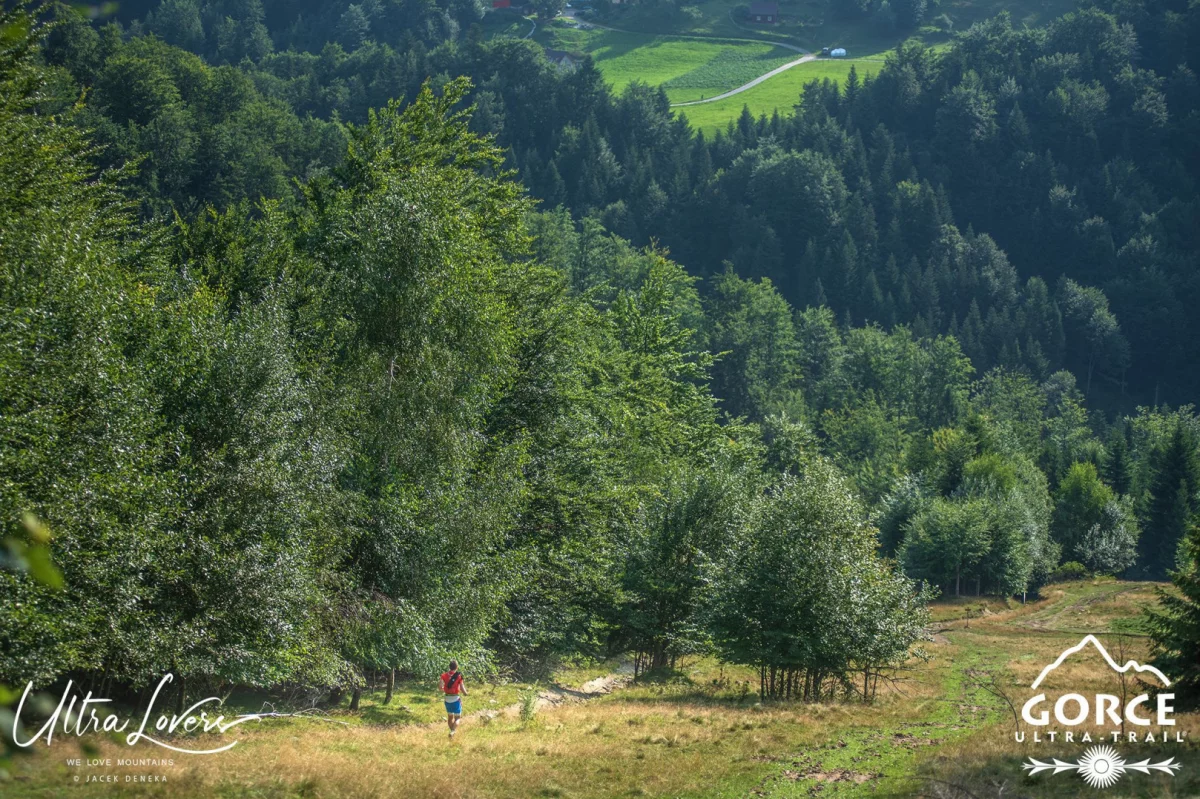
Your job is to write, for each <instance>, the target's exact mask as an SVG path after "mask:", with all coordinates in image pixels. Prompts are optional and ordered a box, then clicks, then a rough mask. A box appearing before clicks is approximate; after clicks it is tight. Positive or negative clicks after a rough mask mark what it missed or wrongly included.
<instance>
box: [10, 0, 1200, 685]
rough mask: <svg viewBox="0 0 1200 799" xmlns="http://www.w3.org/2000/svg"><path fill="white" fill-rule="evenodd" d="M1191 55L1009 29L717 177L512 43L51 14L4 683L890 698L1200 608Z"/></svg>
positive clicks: (857, 84)
mask: <svg viewBox="0 0 1200 799" xmlns="http://www.w3.org/2000/svg"><path fill="white" fill-rule="evenodd" d="M913 13H915V12H913ZM1198 13H1200V12H1198V11H1197V6H1196V4H1192V5H1190V6H1186V5H1185V4H1182V3H1178V2H1167V3H1162V4H1156V5H1154V6H1152V7H1151V6H1146V7H1141V6H1138V5H1137V4H1127V3H1126V4H1114V5H1113V6H1112V7H1111V8H1106V7H1103V4H1102V6H1101V7H1095V6H1092V7H1088V8H1086V9H1081V10H1079V11H1077V12H1075V13H1073V14H1069V15H1067V16H1065V17H1063V18H1061V19H1059V20H1055V21H1054V22H1052V23H1051V24H1050V25H1049V26H1047V27H1045V28H1038V29H1023V30H1016V29H1014V28H1013V27H1012V25H1011V23H1010V21H1009V20H1008V19H1007V18H1006V17H1003V16H1002V17H999V18H997V19H995V20H993V21H991V22H989V23H987V24H985V25H980V26H977V27H974V28H972V29H971V30H969V31H967V32H965V33H964V34H962V35H961V36H959V37H958V38H957V39H956V41H955V43H954V45H953V46H952V47H950V48H949V49H948V50H947V51H946V52H945V53H943V54H936V53H934V52H932V51H929V50H926V49H924V48H922V47H920V46H919V45H916V44H906V45H903V46H901V47H900V48H898V49H897V50H896V52H895V53H894V54H892V55H891V56H890V58H889V61H888V63H887V66H886V67H885V68H884V69H883V70H882V72H881V73H880V75H879V76H878V77H876V78H874V79H873V80H869V81H859V80H858V78H857V76H856V75H854V74H853V73H852V74H851V77H850V79H849V80H848V81H847V82H846V84H845V85H844V86H842V87H837V86H835V85H833V84H831V83H825V84H821V85H818V84H814V85H810V86H809V87H807V88H806V90H805V92H804V94H803V96H802V97H800V98H797V101H798V106H797V109H796V113H795V115H794V116H790V117H786V118H784V117H778V116H777V117H775V118H772V119H769V120H768V119H760V120H754V119H752V118H751V117H750V116H749V115H748V114H744V115H743V116H742V118H741V119H740V120H738V122H737V123H736V124H731V125H730V127H729V129H728V131H727V132H724V133H722V134H720V135H718V136H716V137H715V138H713V139H711V140H709V139H705V138H704V137H703V136H700V135H697V134H695V133H694V132H693V131H692V130H691V128H690V127H689V125H688V124H687V122H686V120H685V119H684V118H682V117H680V116H674V115H672V113H671V111H670V109H669V106H668V104H667V101H666V98H665V95H663V94H662V93H661V92H658V91H654V90H651V89H649V88H647V87H645V86H643V85H639V84H634V85H633V86H631V87H630V88H629V89H628V90H627V91H626V92H625V93H624V94H622V95H621V96H619V97H616V96H613V95H612V94H611V93H610V92H609V90H608V89H607V87H606V86H605V85H604V83H603V81H602V80H601V77H600V75H599V73H598V72H597V71H596V70H595V68H594V66H593V65H591V64H590V63H585V64H584V65H583V66H582V67H581V68H580V69H578V70H575V71H566V72H564V71H560V70H558V69H557V68H555V67H553V66H551V65H550V63H549V62H547V61H546V59H545V58H544V56H543V54H542V53H541V51H540V50H539V48H538V47H537V46H536V45H534V44H533V43H531V42H527V41H520V40H515V39H507V38H502V39H495V40H492V41H484V40H483V37H482V36H481V35H480V32H479V30H478V28H473V27H472V26H473V25H474V23H477V22H478V21H479V20H480V19H481V18H482V14H483V9H482V8H481V7H480V5H479V4H477V3H470V2H450V3H447V2H428V3H419V4H417V3H410V2H406V1H405V2H394V1H389V2H363V3H361V4H347V3H342V2H334V3H312V2H306V3H282V2H265V3H263V2H259V0H239V2H228V1H227V0H204V1H203V2H202V1H201V0H165V2H162V3H153V4H150V3H129V4H122V6H121V9H120V15H121V16H120V22H103V23H93V22H90V21H87V20H84V19H81V18H79V17H77V16H75V15H74V14H71V13H69V12H66V11H62V10H55V9H51V10H49V11H47V12H46V13H45V14H44V15H43V18H44V19H46V20H49V19H53V24H52V25H51V26H50V27H49V28H42V27H40V23H38V22H37V21H35V20H34V19H33V18H32V17H31V16H29V15H28V14H26V13H24V12H7V13H6V14H5V16H4V18H3V21H2V23H3V29H2V32H3V37H2V39H0V130H2V131H3V133H2V134H0V310H2V313H0V432H2V435H3V440H4V442H5V444H4V446H3V448H0V519H2V520H3V521H2V524H3V525H4V529H5V533H4V537H5V539H6V540H8V541H9V542H10V543H9V551H10V554H9V555H7V556H6V559H5V561H4V564H5V565H6V566H9V565H13V564H15V565H18V566H20V568H8V569H6V570H5V571H0V591H2V594H3V596H4V600H3V601H2V602H0V652H2V653H3V654H2V655H0V682H8V683H11V684H17V683H23V682H24V681H26V680H31V679H32V680H36V681H38V682H39V683H47V682H50V681H53V680H55V679H58V678H61V677H63V676H65V675H75V676H83V677H86V678H87V679H89V680H92V681H96V680H99V681H108V682H109V683H111V684H115V685H118V686H124V687H134V688H136V687H139V686H141V685H144V684H145V683H146V682H147V681H148V680H150V679H152V678H153V676H154V675H155V674H161V673H163V672H166V671H173V672H175V673H176V674H178V675H181V676H182V678H183V680H184V681H190V684H192V685H194V684H196V683H203V684H205V685H210V686H212V685H223V686H226V685H232V684H240V685H256V686H273V685H280V684H285V683H287V684H298V685H304V686H317V687H333V688H337V689H347V690H350V691H357V689H358V687H359V686H360V685H361V684H362V681H363V675H364V674H365V673H366V672H367V671H368V670H375V669H382V670H391V669H397V668H399V669H406V670H408V671H411V672H413V673H428V672H430V671H431V670H432V669H433V668H434V663H435V662H436V661H438V660H440V659H442V658H444V657H445V656H447V655H448V654H450V653H453V654H455V655H456V656H457V657H458V658H459V659H460V660H462V661H463V662H464V665H465V666H467V667H468V668H470V669H478V668H484V667H491V666H498V667H504V668H510V669H515V670H518V671H520V672H523V673H532V672H536V671H538V670H540V669H543V668H545V667H546V666H547V665H548V664H551V663H553V662H554V661H555V659H556V658H559V657H562V656H564V655H568V654H576V653H584V654H600V653H605V652H609V653H611V652H618V651H633V652H635V653H636V654H637V660H638V665H639V667H640V666H642V665H644V666H645V667H647V668H652V669H653V668H663V667H669V666H671V665H673V664H674V662H675V660H676V659H677V658H678V657H679V656H682V655H687V654H690V653H695V652H714V651H715V652H718V653H720V654H722V655H723V656H725V657H727V658H730V659H733V660H737V661H739V662H744V663H749V664H753V665H755V666H757V667H759V668H760V669H761V674H762V678H763V679H762V686H761V687H762V691H763V693H764V695H767V694H770V695H772V696H782V697H789V696H801V697H805V698H820V697H821V696H824V695H827V693H828V691H830V690H840V691H845V692H858V693H861V694H862V695H863V696H870V695H871V694H872V693H873V691H874V680H875V678H876V677H877V675H878V674H879V671H880V670H881V669H883V668H886V667H888V666H890V665H895V664H896V663H898V662H900V661H902V660H903V659H904V658H905V657H906V656H907V654H908V653H909V651H910V646H911V645H912V644H913V643H914V642H915V641H916V640H917V639H918V638H919V637H920V635H921V634H922V633H921V631H922V627H923V625H924V621H925V616H924V613H923V610H922V606H923V602H924V601H925V599H927V598H928V597H929V596H931V595H932V594H933V593H935V592H936V591H937V590H941V591H943V592H947V593H954V594H961V593H965V592H975V593H982V592H991V593H996V594H1000V595H1021V594H1024V593H1026V592H1028V591H1036V590H1037V588H1038V587H1039V586H1041V585H1043V584H1044V583H1045V582H1046V581H1047V580H1048V579H1050V577H1051V575H1052V573H1053V572H1054V570H1055V568H1056V567H1057V566H1058V565H1059V562H1060V560H1070V561H1078V562H1080V563H1082V564H1084V567H1086V568H1088V569H1090V570H1093V571H1097V572H1104V573H1124V574H1127V575H1130V576H1144V577H1162V576H1164V575H1165V574H1166V573H1167V571H1168V570H1169V569H1173V568H1175V567H1176V566H1177V565H1183V566H1185V567H1186V564H1187V563H1188V559H1189V558H1190V557H1192V556H1193V554H1194V553H1192V549H1194V546H1192V544H1190V543H1188V542H1189V541H1190V539H1189V538H1188V537H1187V534H1186V533H1187V531H1188V530H1189V529H1190V528H1191V526H1192V523H1193V516H1194V514H1195V512H1196V510H1197V501H1198V492H1200V454H1198V447H1200V443H1198V442H1200V417H1197V416H1196V414H1195V413H1194V412H1193V410H1192V408H1191V406H1183V407H1181V408H1178V409H1171V408H1170V407H1168V406H1166V405H1163V404H1160V403H1162V402H1163V401H1168V400H1169V401H1171V402H1184V401H1186V400H1187V399H1188V398H1189V397H1191V396H1193V395H1194V394H1195V393H1196V391H1197V389H1200V382H1197V373H1196V371H1195V370H1194V369H1191V368H1190V364H1191V363H1193V362H1194V359H1195V357H1196V356H1197V354H1198V353H1197V351H1196V350H1195V347H1196V346H1197V345H1196V344H1195V343H1194V342H1195V341H1198V340H1200V337H1197V336H1196V335H1194V332H1195V331H1194V330H1193V325H1194V322H1193V320H1192V315H1189V314H1188V313H1187V310H1186V309H1187V308H1189V307H1191V306H1193V305H1195V304H1196V301H1197V300H1198V299H1200V296H1198V295H1197V291H1198V290H1200V285H1198V284H1197V283H1196V281H1195V274H1196V272H1197V269H1196V267H1197V266H1198V264H1197V262H1196V258H1197V252H1200V247H1198V246H1197V244H1198V242H1197V241H1196V238H1195V230H1196V229H1197V227H1196V226H1195V224H1194V222H1195V219H1196V216H1197V209H1198V203H1200V200H1198V198H1197V194H1196V185H1195V181H1196V178H1197V177H1200V175H1197V173H1196V169H1197V165H1198V164H1200V158H1197V157H1196V153H1195V142H1196V141H1197V137H1196V135H1195V134H1196V132H1197V131H1196V124H1197V113H1200V112H1198V111H1197V99H1200V95H1198V94H1197V92H1198V89H1197V84H1196V77H1195V73H1194V70H1195V69H1197V68H1200V65H1198V64H1196V63H1195V57H1196V52H1197V49H1198V48H1197V47H1195V46H1194V45H1195V41H1196V39H1195V36H1196V33H1195V31H1196V30H1197V24H1196V20H1197V19H1200V17H1197V14H1198ZM458 76H466V77H465V78H464V77H458ZM522 184H523V185H522ZM535 200H541V201H542V202H541V205H540V207H539V205H538V204H537V203H536V202H535ZM652 239H656V240H657V242H658V243H654V242H652ZM666 245H669V247H670V250H669V251H668V250H667V249H666ZM681 264H683V265H686V269H685V267H684V266H681ZM1139 402H1140V403H1143V407H1137V404H1138V403H1139ZM1089 403H1090V404H1091V405H1092V407H1093V408H1095V409H1096V410H1094V411H1093V412H1092V413H1091V414H1090V415H1089V412H1088V410H1087V407H1088V404H1089ZM47 529H48V530H49V531H51V532H50V534H52V536H53V537H52V539H51V549H52V552H53V556H54V559H55V560H56V562H57V563H58V564H59V566H60V567H61V570H62V587H61V589H57V588H56V587H55V586H54V585H52V584H50V583H53V582H54V581H53V580H51V581H50V583H47V582H45V581H41V582H39V580H38V579H36V578H37V577H38V569H40V568H42V566H44V564H43V563H42V561H44V558H42V556H41V555H38V554H37V553H40V552H42V551H43V550H42V549H40V547H44V545H45V537H46V535H47V534H46V532H45V531H46V530H47ZM39 558H41V560H39ZM42 570H43V571H45V569H42ZM46 573H50V572H46ZM181 695H182V692H181Z"/></svg>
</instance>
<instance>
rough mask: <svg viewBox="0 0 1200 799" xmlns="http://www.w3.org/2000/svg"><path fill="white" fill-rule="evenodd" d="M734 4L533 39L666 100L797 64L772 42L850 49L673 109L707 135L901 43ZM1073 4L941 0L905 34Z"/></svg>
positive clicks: (554, 26) (819, 6) (801, 3)
mask: <svg viewBox="0 0 1200 799" xmlns="http://www.w3.org/2000/svg"><path fill="white" fill-rule="evenodd" d="M741 5H744V3H742V4H741ZM738 6H739V3H738V2H736V1H735V0H702V1H701V2H696V3H689V4H683V5H680V6H678V7H670V8H665V7H662V6H646V5H637V4H633V5H629V6H627V7H625V8H622V9H620V10H619V11H618V12H617V13H616V14H615V15H614V16H612V17H611V18H605V20H604V25H607V26H609V27H610V28H617V29H618V30H610V29H605V28H603V27H581V26H580V25H578V24H577V23H575V22H573V21H570V20H565V19H561V18H560V19H557V20H553V21H551V22H548V23H539V26H538V31H537V34H536V35H535V36H534V39H535V40H536V41H538V42H539V43H541V44H543V45H544V46H546V47H551V48H554V49H558V50H567V51H570V52H577V53H589V54H590V55H591V56H592V58H593V59H594V60H595V62H596V65H597V67H598V68H599V69H600V71H601V73H602V74H603V75H604V77H605V78H606V79H607V80H608V82H609V83H610V85H611V86H612V87H613V90H614V91H616V92H621V91H623V90H624V89H625V87H626V86H628V85H629V84H630V83H631V82H633V81H634V80H640V81H643V82H645V83H648V84H650V85H651V86H663V87H664V88H665V89H666V91H667V96H668V97H669V98H670V100H671V102H673V103H683V102H693V101H696V100H702V99H705V98H708V97H713V96H715V95H719V94H722V93H724V92H726V91H729V90H730V89H733V88H736V87H738V86H741V85H743V84H745V83H748V82H749V81H751V80H753V79H754V78H755V77H757V76H759V75H762V74H764V73H766V72H769V71H771V70H772V69H774V68H776V67H778V66H781V65H783V64H785V63H787V62H789V61H792V60H795V59H796V58H797V57H798V55H799V54H798V53H796V52H795V51H794V50H790V49H786V48H783V47H778V46H775V45H772V44H771V42H779V43H784V44H788V45H791V46H794V47H802V48H806V49H809V50H813V51H818V50H820V48H822V47H825V46H832V47H845V48H847V49H848V50H849V53H850V56H852V58H850V59H846V60H843V61H834V60H821V61H817V62H814V63H807V64H802V65H799V66H797V67H793V68H792V69H790V70H787V71H786V72H783V73H781V74H779V75H776V76H774V77H772V78H770V79H769V80H767V81H764V82H763V83H762V84H760V85H758V86H755V87H754V88H752V89H749V90H747V91H745V92H743V93H741V94H738V95H735V96H734V97H729V98H726V99H725V100H720V101H717V102H714V103H706V104H704V105H700V106H690V107H687V108H685V109H681V111H682V113H685V114H686V115H687V117H688V119H689V120H690V121H691V122H692V125H693V126H694V127H695V128H697V129H699V130H702V131H704V133H705V135H707V136H711V135H712V134H713V133H715V132H716V131H717V130H724V129H725V128H726V126H727V125H728V123H729V122H730V121H733V120H736V119H737V117H738V116H739V115H740V114H741V112H742V108H743V106H745V107H748V108H749V109H750V113H751V114H753V115H754V116H755V117H756V118H757V117H758V116H761V115H762V114H766V115H768V116H770V115H771V114H772V113H774V112H776V111H778V112H779V113H781V114H784V115H787V114H790V113H791V111H792V107H793V106H794V105H795V104H796V102H797V101H798V99H799V96H800V93H801V92H802V90H803V86H804V84H805V83H807V82H809V81H811V80H813V79H814V78H816V79H818V80H819V79H824V78H829V79H831V80H834V81H838V82H840V81H842V80H844V79H845V76H846V74H847V73H848V72H849V70H850V64H852V63H853V64H854V65H855V66H856V68H857V69H858V72H859V75H860V76H865V75H867V74H871V73H874V72H878V71H879V69H880V68H882V66H883V61H884V58H885V55H886V53H887V51H888V50H891V49H892V48H894V47H895V46H896V45H897V44H898V43H899V42H900V41H901V39H902V38H904V37H903V36H901V35H900V34H898V33H897V32H895V31H889V30H885V29H881V28H880V27H879V26H877V25H875V24H873V23H871V22H870V21H864V20H844V19H839V18H837V17H836V16H833V15H831V14H830V13H829V12H828V4H827V3H825V2H824V0H793V1H792V2H783V3H781V4H780V10H781V13H782V14H783V21H782V22H781V23H780V24H778V25H752V24H748V23H744V22H740V21H738V20H736V18H735V10H736V9H737V8H738ZM1073 7H1074V3H1073V2H1072V0H989V1H987V2H982V3H980V2H974V0H947V2H945V3H942V4H941V5H940V6H938V7H937V8H936V9H935V10H934V11H931V12H930V20H929V22H928V24H926V25H925V26H924V27H922V28H921V29H920V30H918V31H915V32H914V33H913V34H912V35H913V37H915V38H917V39H920V40H921V41H923V42H925V43H926V44H928V45H930V46H935V47H936V46H939V45H941V46H944V45H946V44H947V43H948V42H949V40H950V39H951V37H952V36H953V34H954V32H955V31H961V30H965V29H966V28H968V27H970V26H971V25H972V24H974V23H975V22H979V21H982V20H985V19H988V18H990V17H992V16H994V15H996V14H998V13H1000V12H1003V11H1007V12H1008V13H1010V14H1011V15H1012V16H1013V22H1014V24H1016V25H1018V26H1020V25H1022V24H1027V25H1038V24H1044V23H1045V22H1047V21H1049V20H1050V19H1053V18H1054V17H1057V16H1060V15H1061V14H1063V13H1066V12H1067V11H1069V10H1071V8H1073ZM585 24H586V23H585ZM509 29H510V30H511V34H512V35H524V34H525V33H526V32H527V31H528V26H527V25H525V26H522V25H512V24H510V25H509Z"/></svg>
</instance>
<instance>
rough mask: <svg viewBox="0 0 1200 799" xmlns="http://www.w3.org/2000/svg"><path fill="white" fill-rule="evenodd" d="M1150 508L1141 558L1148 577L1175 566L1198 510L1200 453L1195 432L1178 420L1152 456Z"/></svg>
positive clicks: (1162, 574)
mask: <svg viewBox="0 0 1200 799" xmlns="http://www.w3.org/2000/svg"><path fill="white" fill-rule="evenodd" d="M1152 464H1153V469H1154V472H1153V474H1154V477H1153V482H1152V483H1151V486H1150V507H1149V510H1148V513H1147V518H1146V525H1145V532H1144V534H1143V535H1142V540H1141V548H1140V552H1139V560H1140V563H1141V567H1142V572H1143V574H1145V575H1146V576H1147V577H1158V578H1161V577H1163V576H1164V575H1165V574H1166V572H1167V570H1168V569H1170V568H1171V567H1172V566H1174V565H1175V555H1176V550H1177V549H1178V547H1179V542H1180V541H1181V540H1182V539H1183V537H1184V534H1185V533H1186V532H1187V530H1188V528H1189V526H1190V524H1191V518H1192V514H1193V513H1194V512H1195V496H1196V490H1197V488H1200V455H1198V454H1197V451H1196V438H1195V434H1194V433H1192V432H1191V430H1189V429H1188V428H1187V427H1186V426H1185V425H1184V424H1183V423H1182V422H1176V423H1175V427H1174V429H1173V430H1172V431H1171V437H1170V439H1169V440H1168V441H1167V442H1166V443H1165V444H1163V445H1162V446H1161V448H1159V449H1158V450H1157V451H1156V452H1155V453H1154V454H1153V455H1152Z"/></svg>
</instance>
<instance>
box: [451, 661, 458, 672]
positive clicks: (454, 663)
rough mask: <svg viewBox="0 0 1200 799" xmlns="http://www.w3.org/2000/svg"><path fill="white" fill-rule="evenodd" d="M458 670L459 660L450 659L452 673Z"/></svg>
mask: <svg viewBox="0 0 1200 799" xmlns="http://www.w3.org/2000/svg"><path fill="white" fill-rule="evenodd" d="M456 671H458V661H457V660H452V661H450V673H451V674H453V673H454V672H456Z"/></svg>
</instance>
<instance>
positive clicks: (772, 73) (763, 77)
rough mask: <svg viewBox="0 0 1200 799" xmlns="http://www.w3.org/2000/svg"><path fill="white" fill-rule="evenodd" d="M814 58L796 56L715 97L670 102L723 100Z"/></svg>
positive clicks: (691, 102)
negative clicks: (792, 59)
mask: <svg viewBox="0 0 1200 799" xmlns="http://www.w3.org/2000/svg"><path fill="white" fill-rule="evenodd" d="M816 60H817V56H815V55H806V56H801V57H800V58H797V59H796V60H795V61H789V62H788V63H786V64H784V65H783V66H780V67H775V69H773V70H771V71H770V72H764V73H763V74H762V75H759V76H758V77H757V78H755V79H754V80H752V81H750V82H749V83H743V84H742V85H741V86H738V87H737V88H736V89H730V90H729V91H727V92H725V93H724V94H718V95H717V96H715V97H707V98H705V99H703V100H689V101H688V102H686V103H671V107H672V108H683V107H685V106H689V105H703V104H704V103H715V102H717V101H718V100H724V99H725V98H726V97H733V96H734V95H735V94H741V93H742V92H744V91H746V90H747V89H753V88H754V87H755V86H757V85H758V84H760V83H762V82H763V81H764V80H767V79H768V78H773V77H775V76H776V75H778V74H779V73H780V72H786V71H787V70H789V69H791V68H792V67H795V66H799V65H800V64H805V63H808V62H809V61H816Z"/></svg>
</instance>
